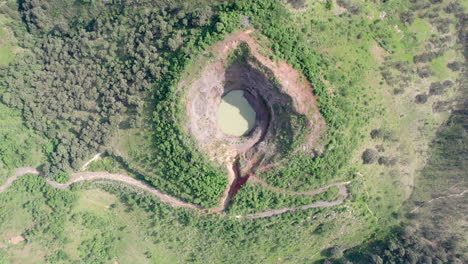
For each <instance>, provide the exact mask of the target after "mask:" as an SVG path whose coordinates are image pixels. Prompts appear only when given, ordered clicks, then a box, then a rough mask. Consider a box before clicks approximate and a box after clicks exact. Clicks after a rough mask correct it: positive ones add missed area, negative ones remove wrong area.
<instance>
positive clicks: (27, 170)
mask: <svg viewBox="0 0 468 264" xmlns="http://www.w3.org/2000/svg"><path fill="white" fill-rule="evenodd" d="M25 174H39V172H38V171H37V170H36V169H35V168H30V167H24V168H18V169H16V171H15V175H13V176H11V177H10V178H8V179H7V180H6V182H5V183H4V184H3V185H2V186H0V193H2V192H4V191H5V190H6V189H7V188H8V187H10V185H11V184H12V183H13V182H14V181H16V179H17V178H18V177H19V176H22V175H25Z"/></svg>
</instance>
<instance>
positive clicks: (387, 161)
mask: <svg viewBox="0 0 468 264" xmlns="http://www.w3.org/2000/svg"><path fill="white" fill-rule="evenodd" d="M378 163H379V165H384V166H394V165H396V163H397V159H396V158H390V157H383V156H382V157H380V158H379V160H378Z"/></svg>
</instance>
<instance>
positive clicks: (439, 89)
mask: <svg viewBox="0 0 468 264" xmlns="http://www.w3.org/2000/svg"><path fill="white" fill-rule="evenodd" d="M444 91H445V89H444V87H443V86H442V84H441V83H440V82H433V83H431V85H430V86H429V94H430V95H441V94H443V93H444Z"/></svg>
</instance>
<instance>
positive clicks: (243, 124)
mask: <svg viewBox="0 0 468 264" xmlns="http://www.w3.org/2000/svg"><path fill="white" fill-rule="evenodd" d="M255 116H256V114H255V110H254V109H253V108H252V106H251V105H250V104H249V102H248V101H247V99H245V97H244V92H243V91H241V90H236V91H231V92H229V93H227V94H226V95H225V96H223V98H222V100H221V105H220V106H219V109H218V126H219V128H220V129H221V131H222V132H223V133H226V134H228V135H232V136H243V135H245V134H246V133H248V132H249V131H250V130H251V129H252V128H253V127H254V124H255Z"/></svg>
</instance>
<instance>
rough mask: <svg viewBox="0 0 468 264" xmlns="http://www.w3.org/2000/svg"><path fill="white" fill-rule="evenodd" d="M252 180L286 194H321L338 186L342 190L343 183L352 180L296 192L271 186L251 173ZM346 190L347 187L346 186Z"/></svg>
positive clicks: (345, 183)
mask: <svg viewBox="0 0 468 264" xmlns="http://www.w3.org/2000/svg"><path fill="white" fill-rule="evenodd" d="M250 180H252V181H254V182H258V183H260V184H261V185H263V186H265V187H267V188H268V189H270V190H273V191H275V192H280V193H285V194H291V195H317V194H321V193H323V192H325V191H327V190H328V189H330V188H331V187H338V188H340V190H341V187H342V186H343V185H347V184H349V183H350V182H349V181H348V182H339V183H333V184H330V185H327V186H325V187H322V188H320V189H316V190H311V191H303V192H295V191H289V190H284V189H280V188H277V187H274V186H271V185H269V184H268V183H267V182H265V181H264V180H262V179H260V178H258V177H257V176H255V175H250ZM345 190H346V188H345Z"/></svg>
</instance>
